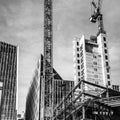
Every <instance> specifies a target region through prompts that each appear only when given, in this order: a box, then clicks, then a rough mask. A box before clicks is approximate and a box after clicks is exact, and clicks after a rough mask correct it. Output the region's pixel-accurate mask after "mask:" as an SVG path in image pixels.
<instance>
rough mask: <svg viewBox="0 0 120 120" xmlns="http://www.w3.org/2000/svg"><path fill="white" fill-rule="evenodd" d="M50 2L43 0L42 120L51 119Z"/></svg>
mask: <svg viewBox="0 0 120 120" xmlns="http://www.w3.org/2000/svg"><path fill="white" fill-rule="evenodd" d="M52 29H53V28H52V0H44V62H43V72H44V73H43V82H44V88H45V89H43V91H44V120H52V119H53V104H54V100H53V98H54V80H53V30H52Z"/></svg>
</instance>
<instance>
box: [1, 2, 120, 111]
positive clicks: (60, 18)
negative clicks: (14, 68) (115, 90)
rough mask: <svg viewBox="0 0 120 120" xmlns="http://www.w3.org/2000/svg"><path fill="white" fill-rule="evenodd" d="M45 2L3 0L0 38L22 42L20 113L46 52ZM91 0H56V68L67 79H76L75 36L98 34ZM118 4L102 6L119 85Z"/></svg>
mask: <svg viewBox="0 0 120 120" xmlns="http://www.w3.org/2000/svg"><path fill="white" fill-rule="evenodd" d="M43 1H44V0H0V40H1V41H6V42H8V43H11V44H15V45H19V83H18V85H19V87H18V89H19V94H18V97H19V101H18V112H21V111H24V109H25V100H26V95H27V92H28V88H29V86H30V81H31V80H32V76H33V74H34V69H35V66H36V62H37V59H38V58H39V55H40V53H42V52H43ZM90 1H91V0H53V6H54V8H53V9H54V12H53V24H54V31H53V32H54V68H55V69H56V70H57V71H58V73H59V74H60V75H61V76H62V77H63V78H64V79H70V80H72V79H73V50H72V47H73V46H72V41H73V39H74V38H75V37H81V35H82V34H84V35H85V36H86V38H89V36H90V35H91V34H92V35H96V33H97V24H92V23H90V22H89V17H90V14H91V8H90V7H91V6H90V3H89V2H90ZM119 5H120V0H104V1H103V6H102V11H103V14H104V26H105V30H106V31H107V35H108V40H109V51H110V60H111V69H112V80H113V81H114V83H116V84H120V80H119V78H120V74H119V73H120V67H119V66H120V40H119V39H120V14H119V11H120V7H119Z"/></svg>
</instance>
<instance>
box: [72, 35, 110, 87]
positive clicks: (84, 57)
mask: <svg viewBox="0 0 120 120" xmlns="http://www.w3.org/2000/svg"><path fill="white" fill-rule="evenodd" d="M107 43H108V42H107V39H106V35H105V34H99V35H98V36H97V37H96V36H91V37H90V39H89V40H88V39H85V37H84V36H82V38H81V39H80V38H76V39H75V40H74V41H73V56H74V57H73V61H74V81H75V85H76V84H77V83H78V82H79V81H81V80H85V81H88V82H92V83H94V84H97V85H102V86H105V87H106V86H108V87H111V80H110V65H109V54H108V44H107ZM86 89H89V88H88V87H87V86H86Z"/></svg>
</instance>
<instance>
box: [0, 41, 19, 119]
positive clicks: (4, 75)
mask: <svg viewBox="0 0 120 120" xmlns="http://www.w3.org/2000/svg"><path fill="white" fill-rule="evenodd" d="M0 83H1V96H0V99H1V103H0V120H16V92H17V47H16V46H13V45H10V44H7V43H4V42H0Z"/></svg>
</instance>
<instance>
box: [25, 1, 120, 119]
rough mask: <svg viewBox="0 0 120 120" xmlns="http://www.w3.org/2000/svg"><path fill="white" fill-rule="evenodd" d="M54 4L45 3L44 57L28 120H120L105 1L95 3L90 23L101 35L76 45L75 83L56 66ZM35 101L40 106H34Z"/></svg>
mask: <svg viewBox="0 0 120 120" xmlns="http://www.w3.org/2000/svg"><path fill="white" fill-rule="evenodd" d="M52 2H53V0H44V53H43V55H41V58H40V59H39V63H38V64H39V67H38V68H37V71H38V73H36V75H35V76H39V77H37V78H35V79H38V81H35V80H34V82H33V84H32V85H31V88H30V92H29V93H28V97H27V102H26V111H25V119H26V120H120V92H119V91H117V90H114V89H112V84H111V79H110V65H109V54H108V53H109V49H108V47H107V38H106V31H105V29H104V24H103V14H102V13H101V5H102V0H96V1H94V0H93V1H91V5H92V8H93V13H92V15H91V16H90V19H89V20H90V22H92V23H97V24H98V31H97V34H96V35H95V36H91V37H90V39H89V40H88V39H85V38H84V36H82V38H80V39H76V40H75V41H74V48H73V49H74V57H73V59H74V60H73V61H74V80H73V81H69V80H68V81H66V80H64V79H63V78H62V77H61V76H60V75H59V73H57V72H56V70H55V69H54V66H53V54H54V53H53V49H54V48H53V41H54V40H53V9H52V8H53V6H52V5H53V4H52ZM38 74H39V75H38ZM34 85H36V86H34ZM37 85H38V86H37ZM33 88H34V90H33ZM35 89H39V93H37V94H36V95H32V94H35ZM38 94H39V96H38V97H36V98H34V96H37V95H38ZM31 95H32V97H31ZM37 99H38V100H37ZM35 101H37V103H38V104H39V105H38V104H33V102H35ZM38 101H39V102H38ZM35 105H36V107H35ZM32 106H33V107H34V109H35V111H34V109H33V107H32ZM37 109H38V111H37V112H36V110H37ZM36 113H37V116H38V117H37V118H36V119H35V118H33V116H34V117H35V114H36Z"/></svg>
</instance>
